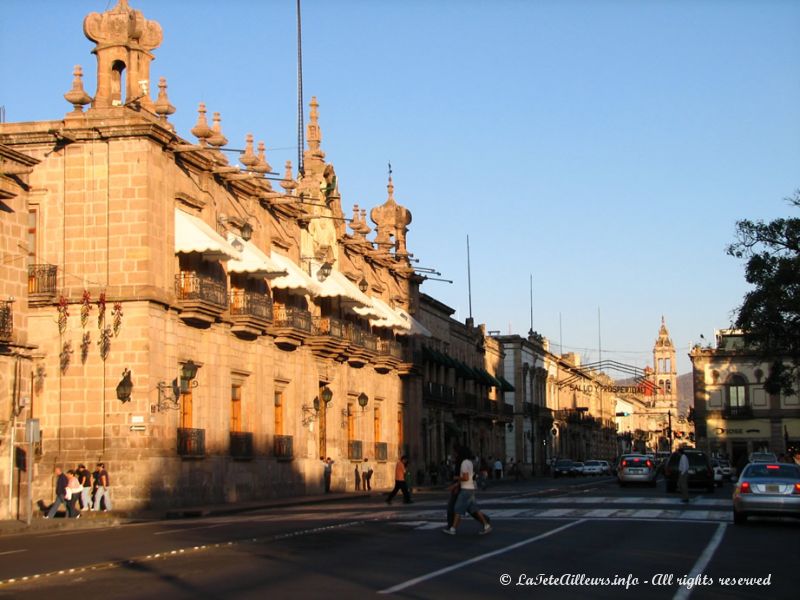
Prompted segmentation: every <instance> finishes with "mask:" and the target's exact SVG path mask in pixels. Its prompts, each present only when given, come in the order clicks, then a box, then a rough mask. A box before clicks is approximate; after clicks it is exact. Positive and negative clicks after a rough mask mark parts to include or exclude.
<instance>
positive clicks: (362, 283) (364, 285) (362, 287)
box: [358, 277, 369, 294]
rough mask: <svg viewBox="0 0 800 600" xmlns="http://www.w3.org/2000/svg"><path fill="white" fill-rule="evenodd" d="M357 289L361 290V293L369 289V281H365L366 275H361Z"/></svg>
mask: <svg viewBox="0 0 800 600" xmlns="http://www.w3.org/2000/svg"><path fill="white" fill-rule="evenodd" d="M358 289H360V290H361V293H362V294H363V293H366V291H367V290H368V289H369V282H368V281H367V278H366V277H362V278H361V281H359V282H358Z"/></svg>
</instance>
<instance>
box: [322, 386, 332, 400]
mask: <svg viewBox="0 0 800 600" xmlns="http://www.w3.org/2000/svg"><path fill="white" fill-rule="evenodd" d="M319 395H320V398H322V401H323V402H324V403H325V404H329V403H330V401H331V400H333V392H332V391H331V388H329V387H328V386H327V385H326V386H325V387H324V388H322V391H321V392H320V393H319Z"/></svg>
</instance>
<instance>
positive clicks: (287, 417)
mask: <svg viewBox="0 0 800 600" xmlns="http://www.w3.org/2000/svg"><path fill="white" fill-rule="evenodd" d="M84 31H85V33H86V36H87V37H88V38H89V39H90V40H92V41H93V42H95V43H96V45H95V47H94V48H93V50H92V52H93V53H94V54H95V56H96V59H97V66H96V69H97V89H96V91H95V93H94V95H93V97H90V96H89V94H88V93H87V92H86V91H85V90H84V89H83V84H82V73H81V69H80V67H76V69H75V71H74V82H73V87H72V89H71V90H70V91H68V92H67V93H66V94H65V98H66V99H67V101H68V102H69V103H70V104H71V105H72V107H73V109H72V110H71V111H70V112H69V113H68V114H67V115H66V116H64V117H63V118H57V119H55V120H52V121H43V122H32V123H7V124H0V144H2V146H0V157H1V159H2V163H1V164H2V168H0V202H2V203H3V206H4V210H3V212H2V213H1V214H0V223H2V232H3V235H2V240H0V244H2V252H3V262H2V269H1V270H0V294H1V296H0V316H1V317H2V322H1V323H2V327H0V331H1V332H2V335H0V378H2V396H0V408H2V410H3V411H4V412H3V416H2V418H1V419H0V436H2V437H1V438H0V439H1V440H2V441H1V442H0V443H2V445H0V453H1V454H2V456H0V459H2V460H1V461H0V463H1V464H2V467H0V469H2V470H0V473H2V476H3V481H4V484H9V489H12V490H14V491H13V494H16V493H17V491H18V490H21V491H22V494H23V495H24V494H25V493H26V491H25V490H24V485H22V487H20V485H18V481H19V480H22V483H23V484H24V477H23V476H22V473H21V472H20V471H19V470H18V469H14V471H13V472H11V473H9V472H8V469H7V467H6V465H8V464H9V457H10V456H11V453H12V452H13V451H14V445H15V440H19V439H20V438H19V436H20V426H19V424H20V423H22V422H23V421H24V420H25V419H27V418H36V419H39V422H40V424H41V429H42V432H43V436H42V443H41V445H40V447H39V448H38V450H39V454H38V455H37V457H36V462H35V464H34V465H33V467H34V484H33V492H34V498H42V499H45V500H49V499H50V498H51V497H52V480H51V472H52V468H53V466H54V465H64V466H67V467H68V466H74V465H77V464H78V463H79V462H82V463H86V464H90V463H94V462H95V461H98V460H102V461H105V463H106V464H107V466H108V467H109V470H110V473H111V480H112V485H113V491H112V494H113V497H114V501H115V508H120V509H128V510H133V509H138V508H143V507H163V506H171V505H180V504H187V503H205V502H223V501H237V500H244V499H249V498H263V497H268V496H275V495H288V494H298V493H305V492H309V491H311V492H313V491H320V490H321V489H322V467H321V463H320V457H322V456H325V457H328V456H329V457H331V458H332V459H333V460H334V461H335V464H334V468H333V486H334V488H335V489H340V490H343V489H352V487H353V481H352V480H353V472H354V469H355V468H356V466H357V465H359V464H360V462H361V461H362V460H363V459H365V458H368V459H369V460H370V462H371V463H372V464H373V465H374V468H375V469H376V474H375V479H374V482H375V483H376V484H377V485H378V486H382V485H388V484H390V483H391V481H392V480H393V477H394V475H393V473H394V471H393V468H394V466H393V462H394V461H395V460H396V459H397V458H398V454H399V453H400V452H402V451H408V452H411V453H412V454H418V453H419V452H420V448H419V440H418V436H416V432H417V431H418V424H419V423H420V418H421V414H420V410H421V391H422V385H421V381H420V378H419V376H418V375H417V374H416V371H415V369H414V366H413V364H412V362H411V346H412V345H413V344H410V343H409V339H410V338H412V337H413V336H417V335H424V334H425V333H426V330H425V328H424V327H421V326H420V325H419V323H418V322H417V321H416V319H415V318H414V317H413V316H412V315H413V314H415V313H416V312H417V311H418V310H419V306H418V304H419V292H418V286H419V283H420V281H421V280H420V278H419V277H418V276H417V275H415V273H414V270H413V268H412V267H411V266H410V261H409V252H408V250H407V247H406V235H407V228H408V225H409V224H410V222H411V214H410V213H409V211H408V210H407V209H405V208H404V207H402V206H400V205H398V204H397V202H396V201H395V200H394V188H393V184H392V181H391V178H390V180H389V185H388V197H387V199H386V200H385V202H384V203H383V204H381V205H380V206H377V207H375V208H373V209H372V210H371V211H370V217H371V220H372V222H373V224H374V227H375V236H374V237H371V236H370V233H371V228H370V226H369V225H368V224H367V218H366V210H365V209H361V208H359V207H358V206H354V207H353V210H352V218H346V216H345V214H344V209H343V207H342V199H341V197H340V194H339V187H338V180H337V174H336V172H335V170H334V168H333V165H332V164H331V163H330V162H327V161H326V157H325V153H324V152H323V150H322V145H321V140H322V134H321V128H320V123H319V115H318V104H317V101H316V99H314V100H312V102H311V113H310V121H309V123H308V127H307V140H308V147H307V148H306V149H305V153H304V157H303V158H304V171H303V173H302V174H298V175H297V176H294V175H293V173H292V165H291V164H290V163H287V164H286V168H285V173H284V175H283V177H282V178H281V177H280V176H278V177H273V180H274V179H279V180H280V181H279V184H280V187H281V189H280V190H276V189H274V188H273V186H272V184H271V183H270V179H268V178H267V177H265V175H269V174H273V175H275V173H274V171H273V169H272V168H271V167H270V165H269V164H268V162H267V157H266V156H265V151H264V145H263V143H259V144H258V145H257V146H256V147H254V146H255V144H254V140H253V137H252V136H250V135H248V136H247V139H246V140H243V143H244V146H245V150H244V152H243V153H241V155H239V156H238V163H239V164H237V161H233V162H231V161H230V160H229V156H230V155H229V154H226V151H225V145H226V143H227V140H226V138H225V136H224V134H223V131H222V123H221V117H220V115H219V113H214V115H213V118H212V120H211V123H209V121H208V117H207V112H206V108H205V106H204V105H203V104H200V107H199V110H198V117H197V123H196V125H195V127H194V128H193V129H192V131H191V133H192V135H193V137H194V139H193V140H189V139H186V138H184V137H182V136H181V135H179V134H178V133H177V132H176V131H175V130H174V128H173V126H172V125H171V124H170V122H169V120H168V118H169V115H170V114H172V113H173V112H174V111H175V107H174V106H172V105H171V104H170V102H169V99H168V96H167V86H166V82H165V80H164V79H163V78H162V79H161V80H160V82H159V84H158V86H157V91H158V94H157V97H156V99H155V100H153V99H152V98H151V96H150V93H151V89H152V88H153V87H156V86H151V85H150V82H151V81H152V79H151V73H150V63H151V61H152V59H153V57H154V55H153V52H154V51H155V50H156V49H157V48H158V46H159V45H160V43H161V41H162V31H161V28H160V26H159V25H158V23H156V22H155V21H152V20H148V19H146V18H145V17H144V16H143V15H142V14H141V13H140V12H139V11H136V10H133V9H131V8H130V7H129V6H128V5H127V2H125V1H124V0H120V1H119V3H118V5H117V6H116V7H114V8H113V9H111V10H109V11H107V12H105V13H102V14H96V13H93V14H91V15H89V16H87V17H86V19H85V21H84ZM12 297H13V300H12ZM481 366H483V365H481ZM9 415H10V418H9ZM15 436H16V437H15ZM9 501H10V505H15V498H4V499H3V505H6V508H7V507H8V504H7V503H9ZM3 505H0V506H3Z"/></svg>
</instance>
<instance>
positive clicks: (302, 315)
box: [272, 304, 311, 333]
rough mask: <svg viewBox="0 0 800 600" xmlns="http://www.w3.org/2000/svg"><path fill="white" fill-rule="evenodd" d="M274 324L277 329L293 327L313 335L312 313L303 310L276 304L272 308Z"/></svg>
mask: <svg viewBox="0 0 800 600" xmlns="http://www.w3.org/2000/svg"><path fill="white" fill-rule="evenodd" d="M272 323H273V325H275V326H276V327H292V328H293V329H300V330H302V331H306V332H308V333H311V313H309V312H308V311H307V310H303V309H301V308H295V307H293V306H285V305H283V304H275V305H274V306H273V308H272Z"/></svg>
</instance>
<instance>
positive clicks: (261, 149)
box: [253, 142, 272, 175]
mask: <svg viewBox="0 0 800 600" xmlns="http://www.w3.org/2000/svg"><path fill="white" fill-rule="evenodd" d="M253 171H255V172H256V173H261V174H262V175H263V174H265V173H270V172H271V171H272V166H271V165H270V164H269V163H268V162H267V146H266V144H264V142H258V160H257V161H256V164H255V165H254V166H253Z"/></svg>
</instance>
